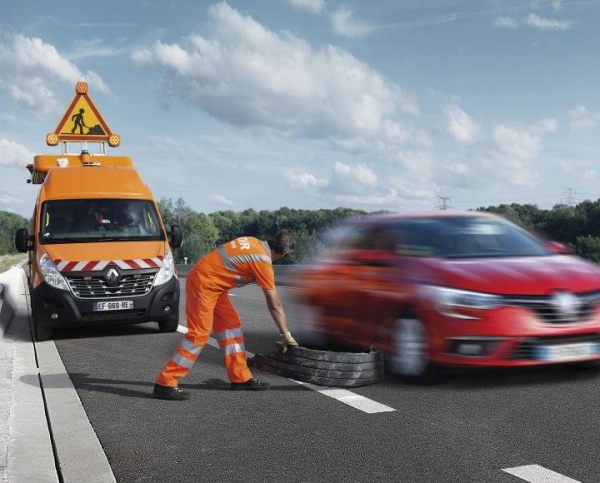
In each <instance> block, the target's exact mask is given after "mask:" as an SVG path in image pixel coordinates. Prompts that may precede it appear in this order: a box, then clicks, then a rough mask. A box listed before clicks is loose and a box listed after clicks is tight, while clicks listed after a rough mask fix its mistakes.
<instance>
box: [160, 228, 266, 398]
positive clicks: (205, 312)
mask: <svg viewBox="0 0 600 483" xmlns="http://www.w3.org/2000/svg"><path fill="white" fill-rule="evenodd" d="M251 282H256V284H257V285H258V286H259V287H261V288H263V289H267V290H274V289H275V275H274V272H273V265H272V263H271V248H270V247H269V245H268V243H267V242H263V241H261V240H259V239H257V238H253V237H241V238H236V239H235V240H232V241H230V242H227V243H224V244H223V245H221V246H220V247H219V248H218V249H216V250H213V251H212V252H210V253H208V254H207V255H205V256H204V257H202V259H200V261H199V262H198V263H196V265H195V266H194V267H193V268H192V269H191V270H190V272H189V273H188V276H187V282H186V316H187V325H188V331H187V333H186V334H185V335H184V336H183V338H182V339H181V342H180V343H179V345H178V346H177V348H176V349H175V352H174V354H173V356H172V357H171V359H170V360H169V361H168V362H167V364H166V365H165V367H164V369H163V371H162V372H161V373H160V375H159V376H158V378H157V380H156V382H157V383H158V384H161V385H164V386H176V385H177V380H178V379H179V378H181V377H184V376H185V375H187V374H188V372H189V371H190V369H191V368H192V365H193V364H194V362H195V361H196V359H197V358H198V356H199V355H200V352H201V351H202V349H203V348H204V346H205V345H206V342H207V341H208V338H209V337H210V332H211V330H213V332H214V336H215V338H216V339H217V341H218V343H219V347H220V348H221V349H222V350H223V352H224V361H225V368H226V369H227V375H228V377H229V380H230V381H231V382H246V381H248V380H249V379H252V373H251V372H250V369H248V364H247V361H246V349H245V346H244V336H243V333H242V328H241V320H240V317H239V315H238V314H237V312H236V310H235V308H234V306H233V304H232V303H231V301H230V300H229V294H228V293H227V292H228V290H229V289H232V288H235V287H242V286H244V285H247V284H249V283H251Z"/></svg>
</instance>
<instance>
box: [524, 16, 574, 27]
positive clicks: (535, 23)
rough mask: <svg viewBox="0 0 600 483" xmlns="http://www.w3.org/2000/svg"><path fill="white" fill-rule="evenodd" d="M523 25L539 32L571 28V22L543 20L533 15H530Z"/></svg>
mask: <svg viewBox="0 0 600 483" xmlns="http://www.w3.org/2000/svg"><path fill="white" fill-rule="evenodd" d="M523 23H524V24H525V25H529V26H530V27H535V28H537V29H540V30H570V29H571V27H572V26H573V23H572V22H569V21H565V20H554V19H549V18H543V17H540V16H539V15H536V14H535V13H530V14H529V15H528V16H527V18H526V19H525V20H524V21H523Z"/></svg>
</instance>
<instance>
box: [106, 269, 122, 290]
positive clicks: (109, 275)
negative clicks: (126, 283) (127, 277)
mask: <svg viewBox="0 0 600 483" xmlns="http://www.w3.org/2000/svg"><path fill="white" fill-rule="evenodd" d="M106 283H107V284H108V285H110V286H111V287H114V286H115V285H117V284H118V283H119V272H117V270H115V269H114V268H111V269H110V270H109V271H108V272H106Z"/></svg>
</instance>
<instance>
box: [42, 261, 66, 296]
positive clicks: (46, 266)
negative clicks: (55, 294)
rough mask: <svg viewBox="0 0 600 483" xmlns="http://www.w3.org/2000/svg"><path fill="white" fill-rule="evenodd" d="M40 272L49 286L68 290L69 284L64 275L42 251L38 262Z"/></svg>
mask: <svg viewBox="0 0 600 483" xmlns="http://www.w3.org/2000/svg"><path fill="white" fill-rule="evenodd" d="M39 267H40V273H41V274H42V277H43V279H44V282H46V283H47V284H48V285H50V286H51V287H54V288H57V289H59V290H69V284H68V283H67V281H66V280H65V277H63V276H62V274H61V273H60V271H59V270H58V268H57V267H56V265H55V264H54V262H53V261H52V259H51V258H50V257H49V256H48V254H47V253H44V254H43V255H42V256H41V258H40V262H39Z"/></svg>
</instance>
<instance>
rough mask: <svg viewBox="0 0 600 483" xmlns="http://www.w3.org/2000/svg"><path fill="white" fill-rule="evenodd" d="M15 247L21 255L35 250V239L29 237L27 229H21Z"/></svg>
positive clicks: (17, 233)
mask: <svg viewBox="0 0 600 483" xmlns="http://www.w3.org/2000/svg"><path fill="white" fill-rule="evenodd" d="M15 247H16V248H17V251H19V252H21V253H27V252H28V251H29V250H31V249H32V248H33V237H31V236H29V232H28V231H27V228H19V229H17V232H16V233H15Z"/></svg>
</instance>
